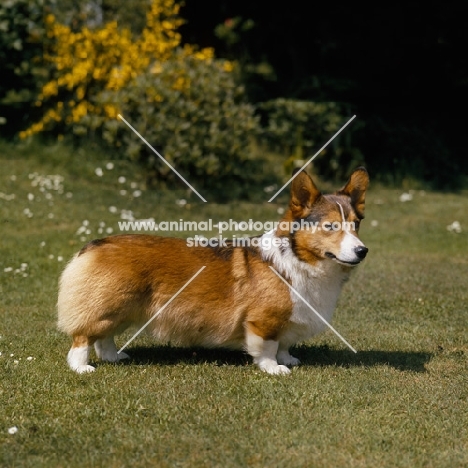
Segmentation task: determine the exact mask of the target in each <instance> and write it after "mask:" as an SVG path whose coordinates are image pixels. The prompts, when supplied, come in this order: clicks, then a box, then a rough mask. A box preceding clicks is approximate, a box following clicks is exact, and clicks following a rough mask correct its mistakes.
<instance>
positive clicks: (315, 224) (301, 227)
mask: <svg viewBox="0 0 468 468" xmlns="http://www.w3.org/2000/svg"><path fill="white" fill-rule="evenodd" d="M368 185H369V175H368V173H367V171H366V169H365V168H364V167H359V168H357V169H356V170H355V171H354V172H353V173H352V174H351V176H350V178H349V180H348V182H347V183H346V184H345V186H344V187H343V188H341V189H340V190H338V191H336V192H335V193H333V194H328V195H323V194H322V193H321V192H320V191H319V190H318V189H317V187H316V185H315V184H314V182H313V181H312V179H311V178H310V176H309V175H308V174H307V173H306V172H304V171H301V172H300V173H299V174H297V175H296V177H295V178H294V180H293V182H292V186H291V197H290V200H289V210H288V211H287V213H286V214H285V217H284V218H283V220H282V221H286V222H287V225H288V226H291V229H289V231H288V232H287V233H286V232H285V230H284V229H282V228H281V227H280V229H279V230H278V234H279V235H283V236H284V235H287V236H289V237H290V242H291V246H292V249H293V251H294V253H295V254H296V255H297V257H298V258H300V259H301V260H303V261H305V262H308V263H311V264H314V263H316V262H317V261H320V260H328V261H333V262H337V263H339V264H341V265H343V266H346V267H351V266H355V265H357V264H359V263H360V262H361V261H362V260H363V259H364V258H365V256H366V254H367V251H368V249H367V247H366V246H365V245H364V244H363V242H362V241H361V240H360V239H359V236H358V234H359V225H360V222H361V220H362V219H363V218H364V208H365V196H366V191H367V187H368ZM281 225H283V226H284V224H282V223H280V226H281Z"/></svg>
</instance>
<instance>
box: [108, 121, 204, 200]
mask: <svg viewBox="0 0 468 468" xmlns="http://www.w3.org/2000/svg"><path fill="white" fill-rule="evenodd" d="M117 117H119V119H120V120H122V121H123V122H124V123H126V124H127V126H128V127H129V128H130V129H131V130H133V132H134V133H135V134H136V135H138V136H139V137H140V138H141V140H142V141H143V142H144V143H145V144H146V145H147V146H148V148H150V149H151V150H152V151H153V153H154V154H155V155H156V156H158V157H159V158H160V159H161V160H162V161H164V162H165V163H166V164H167V165H168V166H169V167H170V168H171V169H172V170H173V171H174V172H175V173H176V174H177V175H178V176H179V177H180V178H181V179H182V180H183V181H184V182H185V183H186V184H187V185H188V186H189V187H190V188H191V189H192V190H193V191H194V192H195V193H196V194H197V195H198V196H199V197H200V199H201V200H202V201H204V202H205V203H206V200H205V199H204V198H203V197H202V196H201V195H200V194H199V193H198V192H197V191H196V190H195V189H194V188H193V187H192V186H191V185H190V184H189V183H188V182H187V181H186V180H185V179H184V178H183V177H182V176H181V175H180V174H179V173H178V172H177V171H176V170H175V169H174V167H173V166H171V164H169V163H168V162H167V161H166V160H165V159H164V158H163V157H162V156H161V155H160V154H159V153H158V152H157V151H156V150H155V149H154V148H153V147H152V146H151V145H150V144H149V143H148V142H147V141H146V140H145V139H144V138H143V137H142V136H141V135H140V134H139V133H138V132H137V131H136V130H135V129H134V128H133V127H132V126H131V125H130V124H129V123H128V122H127V121H126V120H125V119H124V118H123V117H122V115H121V114H118V115H117Z"/></svg>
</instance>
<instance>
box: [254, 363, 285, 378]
mask: <svg viewBox="0 0 468 468" xmlns="http://www.w3.org/2000/svg"><path fill="white" fill-rule="evenodd" d="M259 367H260V369H262V371H264V372H266V373H268V374H271V375H286V374H290V373H291V370H290V369H288V368H287V367H286V366H282V365H278V364H277V363H276V362H273V361H269V362H262V363H259Z"/></svg>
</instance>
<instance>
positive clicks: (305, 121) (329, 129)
mask: <svg viewBox="0 0 468 468" xmlns="http://www.w3.org/2000/svg"><path fill="white" fill-rule="evenodd" d="M258 109H259V112H260V114H261V116H262V130H261V134H260V141H261V143H262V145H263V146H264V147H266V148H268V149H269V150H270V151H274V152H275V153H281V154H283V155H284V157H285V171H286V172H287V173H288V174H289V173H290V171H291V168H292V167H294V166H299V165H302V164H303V163H304V162H305V161H307V160H308V159H310V158H311V157H312V156H313V155H314V154H315V153H316V152H317V151H318V150H319V149H320V148H321V147H322V146H323V144H325V143H326V142H327V141H328V140H329V139H330V138H331V137H332V136H333V134H334V133H335V132H337V131H338V130H339V129H340V128H341V127H342V126H343V125H344V124H345V123H346V120H347V117H345V116H344V115H343V114H344V112H343V111H342V109H341V108H340V107H339V105H337V104H336V103H318V102H310V101H298V100H292V99H284V98H279V99H275V100H272V101H267V102H264V103H262V104H260V105H259V106H258ZM351 135H352V129H351V128H349V127H348V128H347V129H345V130H344V132H343V133H342V134H340V135H339V136H338V137H337V138H336V139H335V140H334V141H333V142H332V143H331V144H330V145H329V146H328V147H327V148H326V149H325V150H324V151H323V152H322V154H321V155H319V156H317V158H316V159H315V160H314V162H313V166H314V172H318V173H320V174H321V175H322V176H325V177H327V178H342V177H343V176H344V175H347V174H348V173H349V172H350V170H351V169H352V168H353V167H355V166H356V165H359V164H362V163H363V158H362V155H361V153H360V151H359V150H358V149H357V148H355V147H353V145H352V138H351Z"/></svg>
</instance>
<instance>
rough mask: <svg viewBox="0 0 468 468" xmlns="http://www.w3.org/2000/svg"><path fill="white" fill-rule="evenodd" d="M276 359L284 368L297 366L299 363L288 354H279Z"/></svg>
mask: <svg viewBox="0 0 468 468" xmlns="http://www.w3.org/2000/svg"><path fill="white" fill-rule="evenodd" d="M277 359H278V362H279V363H280V364H284V365H285V366H298V365H299V364H300V363H301V361H299V359H297V358H295V357H294V356H291V355H290V354H289V353H288V352H286V353H285V352H279V353H278V356H277Z"/></svg>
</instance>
